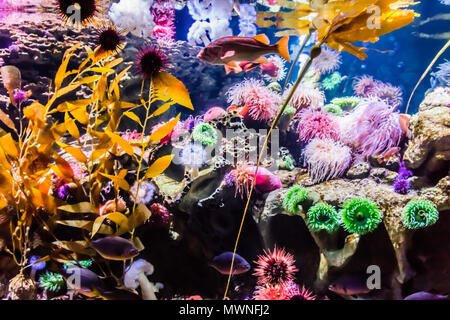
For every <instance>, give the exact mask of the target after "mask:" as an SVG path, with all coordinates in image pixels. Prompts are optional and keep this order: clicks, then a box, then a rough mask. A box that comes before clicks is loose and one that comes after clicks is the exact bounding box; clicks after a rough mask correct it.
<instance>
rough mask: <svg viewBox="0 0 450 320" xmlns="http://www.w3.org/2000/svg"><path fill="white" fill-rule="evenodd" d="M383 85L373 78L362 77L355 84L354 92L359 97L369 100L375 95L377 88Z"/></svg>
mask: <svg viewBox="0 0 450 320" xmlns="http://www.w3.org/2000/svg"><path fill="white" fill-rule="evenodd" d="M381 84H382V83H381V82H380V81H378V80H374V79H373V77H371V76H367V75H364V76H361V77H359V78H357V79H356V80H355V81H354V82H353V91H354V92H355V94H356V95H357V96H360V97H363V98H368V97H370V96H371V95H373V92H374V90H375V88H376V87H378V86H380V85H381Z"/></svg>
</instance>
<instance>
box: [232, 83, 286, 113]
mask: <svg viewBox="0 0 450 320" xmlns="http://www.w3.org/2000/svg"><path fill="white" fill-rule="evenodd" d="M226 95H227V99H228V102H229V103H231V104H233V105H236V106H240V107H244V106H245V107H246V108H248V112H247V113H246V116H248V117H250V118H251V119H252V120H258V121H269V120H272V119H273V118H274V117H275V116H276V114H277V111H278V106H279V105H280V103H281V97H280V95H278V94H277V93H275V92H274V91H272V90H270V89H268V88H267V87H266V86H265V85H264V83H263V82H262V81H260V80H256V79H246V80H244V81H243V82H240V83H238V84H236V85H234V86H233V87H231V88H230V89H229V90H228V91H227V94H226Z"/></svg>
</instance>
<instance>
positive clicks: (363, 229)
mask: <svg viewBox="0 0 450 320" xmlns="http://www.w3.org/2000/svg"><path fill="white" fill-rule="evenodd" d="M340 214H341V217H342V224H343V226H344V228H345V229H346V230H347V231H348V232H351V233H357V234H360V235H362V234H366V233H369V232H372V231H373V230H375V229H376V228H377V226H378V225H379V224H380V222H381V218H382V216H381V212H380V210H379V209H378V206H377V205H376V203H375V202H373V201H372V200H370V199H367V198H353V199H350V200H347V201H346V202H344V204H343V207H342V209H341V211H340Z"/></svg>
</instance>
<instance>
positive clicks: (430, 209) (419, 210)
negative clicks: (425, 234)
mask: <svg viewBox="0 0 450 320" xmlns="http://www.w3.org/2000/svg"><path fill="white" fill-rule="evenodd" d="M402 218H403V219H402V221H403V225H404V226H405V227H406V228H408V229H419V228H424V227H428V226H430V225H432V224H435V223H436V221H437V220H438V218H439V211H438V210H437V209H436V205H435V204H434V203H433V202H431V201H429V200H425V199H419V200H411V201H409V202H408V203H407V204H406V206H405V208H404V209H403V215H402Z"/></svg>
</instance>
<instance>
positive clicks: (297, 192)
mask: <svg viewBox="0 0 450 320" xmlns="http://www.w3.org/2000/svg"><path fill="white" fill-rule="evenodd" d="M307 195H308V190H306V188H305V187H303V186H299V185H295V186H292V187H290V188H289V189H288V191H287V192H286V195H285V196H284V199H283V208H284V209H286V210H287V211H289V212H290V213H297V212H298V211H299V208H298V206H299V205H300V204H301V203H302V202H303V201H304V200H305V199H306V196H307Z"/></svg>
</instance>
